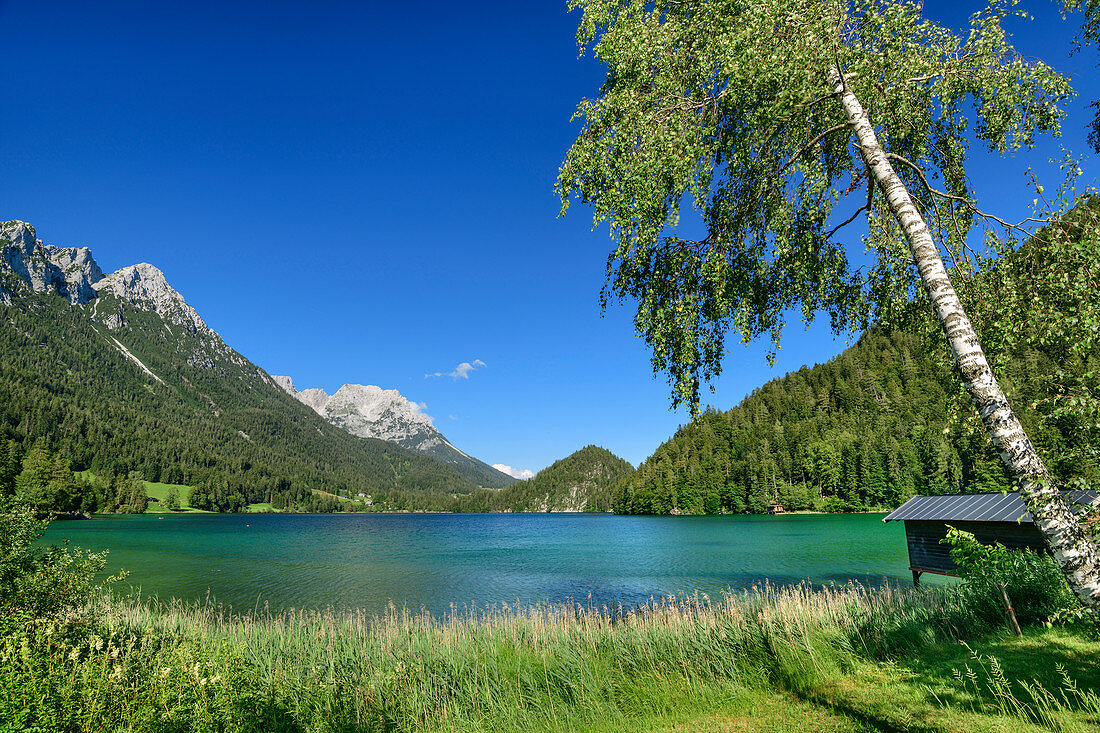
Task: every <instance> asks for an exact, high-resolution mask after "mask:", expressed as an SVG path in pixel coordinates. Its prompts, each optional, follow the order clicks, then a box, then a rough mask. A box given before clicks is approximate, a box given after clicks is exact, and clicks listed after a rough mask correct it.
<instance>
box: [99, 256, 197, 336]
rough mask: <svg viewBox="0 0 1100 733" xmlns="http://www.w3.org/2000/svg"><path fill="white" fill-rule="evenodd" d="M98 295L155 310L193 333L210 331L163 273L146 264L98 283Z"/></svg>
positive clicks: (126, 268)
mask: <svg viewBox="0 0 1100 733" xmlns="http://www.w3.org/2000/svg"><path fill="white" fill-rule="evenodd" d="M94 287H95V289H96V291H97V292H98V293H99V295H101V296H102V295H104V294H106V293H110V294H112V295H114V296H116V297H117V298H120V299H121V300H125V301H127V302H128V303H131V304H134V305H137V306H139V307H142V308H145V309H147V310H152V311H153V312H155V313H157V314H158V315H159V316H160V317H161V318H163V319H164V320H165V321H167V322H169V323H174V324H177V325H180V326H183V327H184V328H186V329H187V330H189V331H191V332H192V333H204V332H207V331H209V330H210V329H209V328H207V326H206V323H205V322H204V321H203V320H202V318H201V317H200V316H199V314H198V313H196V312H195V309H194V308H192V307H191V306H189V305H188V304H187V302H186V301H185V300H184V299H183V296H182V295H180V294H179V293H178V292H176V289H175V288H173V287H172V286H171V285H169V284H168V281H167V280H166V279H165V278H164V273H163V272H161V271H160V270H159V269H157V268H156V267H154V266H153V265H150V264H149V263H147V262H142V263H140V264H137V265H130V266H129V267H123V268H122V269H121V270H118V271H117V272H112V273H111V274H110V275H107V276H106V277H104V278H103V279H102V280H100V281H99V282H97V283H96V284H95V286H94Z"/></svg>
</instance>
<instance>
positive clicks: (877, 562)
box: [45, 514, 911, 614]
mask: <svg viewBox="0 0 1100 733" xmlns="http://www.w3.org/2000/svg"><path fill="white" fill-rule="evenodd" d="M882 517H883V515H882V514H853V515H839V514H832V515H820V514H816V515H805V514H804V515H786V516H778V517H761V516H723V517H620V516H611V515H596V516H593V515H560V514H249V515H240V514H238V515H227V514H198V515H196V514H191V515H179V516H167V517H163V518H161V517H159V516H156V515H143V516H117V517H98V518H96V519H93V520H90V521H78V522H54V523H53V524H52V525H51V527H50V529H49V531H48V533H47V535H46V538H45V539H46V541H47V542H52V543H57V542H60V541H61V540H63V539H68V540H69V541H70V544H71V545H75V546H78V547H85V548H89V549H93V550H101V549H108V548H109V549H110V555H109V556H108V570H109V571H110V572H115V571H117V570H118V569H119V568H125V569H127V570H128V571H129V572H130V575H129V577H128V578H127V579H126V580H125V581H123V585H124V586H135V587H138V588H140V591H141V593H142V594H144V595H156V596H158V597H160V598H162V599H169V598H173V597H175V598H180V599H184V600H187V601H195V600H203V599H206V598H207V597H210V598H212V599H214V600H215V601H217V602H220V603H223V604H229V605H232V606H233V608H235V609H238V610H245V609H251V608H253V607H255V606H257V605H259V606H261V607H262V606H263V604H264V603H265V602H266V603H267V604H268V606H269V608H271V609H272V610H284V609H289V608H311V609H320V608H327V607H332V608H337V609H346V608H363V609H365V610H367V611H368V612H371V613H377V612H380V611H382V610H383V609H385V608H386V606H387V604H389V603H390V602H392V603H393V604H394V605H396V606H397V607H398V608H401V607H407V608H409V609H411V610H414V611H419V610H421V609H426V610H429V611H431V612H432V613H437V614H438V613H442V612H446V611H448V610H449V609H450V608H451V607H452V605H453V606H454V607H457V608H459V609H466V608H469V607H470V606H473V607H476V608H483V607H485V606H487V605H495V604H500V603H509V604H510V603H514V602H516V601H520V602H522V603H538V602H544V601H550V602H562V601H567V600H569V599H574V600H577V601H581V602H588V599H589V597H591V600H592V601H593V602H594V603H597V604H604V603H610V604H614V603H621V604H623V605H627V606H629V605H635V604H639V603H642V602H644V601H645V600H646V599H648V598H649V597H651V596H662V595H668V594H691V593H695V592H700V593H706V594H709V595H711V596H716V595H718V594H720V593H721V592H722V591H723V590H724V589H727V588H733V589H744V588H749V587H751V586H752V585H753V584H754V583H761V582H763V581H764V580H765V579H768V580H770V581H771V582H773V583H779V584H791V583H798V582H801V581H803V580H809V581H811V582H813V583H820V584H827V583H839V584H843V583H847V582H848V581H853V580H854V581H858V582H860V583H864V584H871V585H878V584H882V583H884V582H901V583H908V582H911V576H910V574H909V571H908V556H907V554H906V549H905V534H904V530H903V529H902V527H901V524H900V523H895V522H891V523H890V524H884V523H883V522H882V521H881V520H882Z"/></svg>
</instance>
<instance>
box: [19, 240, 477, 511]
mask: <svg viewBox="0 0 1100 733" xmlns="http://www.w3.org/2000/svg"><path fill="white" fill-rule="evenodd" d="M3 226H4V227H5V228H4V230H3V231H2V232H0V235H3V239H2V240H0V255H2V256H3V259H0V290H2V293H0V295H2V296H3V297H2V298H0V440H4V439H8V438H11V439H14V440H16V441H17V442H19V443H21V444H22V445H23V446H24V448H25V449H28V448H29V447H30V446H31V445H32V444H33V443H34V442H35V440H36V439H38V438H40V437H46V438H49V440H50V441H51V442H52V446H53V448H54V449H55V450H57V451H60V452H61V453H63V454H64V455H66V456H67V457H68V458H69V459H71V460H72V462H73V467H74V468H75V469H77V470H82V469H91V470H92V471H93V472H95V473H97V474H109V473H121V474H126V473H127V472H129V471H138V472H140V474H141V475H142V476H143V477H144V478H145V479H146V480H149V481H161V482H166V483H179V484H189V485H196V484H202V485H203V486H204V487H205V488H206V489H207V492H206V493H207V495H210V496H212V497H214V498H215V499H216V500H217V501H216V505H217V507H218V508H224V507H227V506H228V507H239V506H241V505H242V504H243V503H247V502H256V501H270V500H271V499H272V498H274V497H275V496H276V495H278V496H279V498H280V501H279V503H280V504H281V505H284V506H285V505H287V504H291V503H296V502H307V501H308V500H309V499H310V497H311V495H312V491H311V490H313V489H320V490H323V491H327V492H330V493H332V494H337V495H341V496H352V497H354V496H356V495H357V494H358V493H365V494H369V495H372V496H373V497H374V500H375V504H376V505H377V504H380V503H382V504H384V503H385V501H386V497H387V496H388V495H390V494H398V493H399V494H402V495H414V496H415V495H418V494H422V493H432V494H439V493H443V494H446V495H448V496H450V495H452V494H462V493H466V492H470V491H473V490H475V489H476V488H477V485H476V484H474V483H472V482H471V481H469V480H468V479H466V478H464V477H463V476H461V475H460V474H459V473H458V472H457V471H456V470H455V469H454V468H453V467H451V466H447V465H444V464H442V463H440V462H439V461H436V460H434V459H432V458H430V457H428V456H424V455H420V454H418V453H415V452H412V451H408V450H405V449H403V448H401V447H399V446H397V445H394V444H392V443H387V442H384V441H381V440H372V439H363V438H358V437H355V436H352V435H350V434H348V433H347V432H345V431H343V430H340V429H339V428H337V427H335V426H333V425H330V424H329V423H328V422H326V421H325V420H323V419H322V418H321V417H320V416H319V415H317V414H316V413H315V412H313V411H312V410H311V409H309V408H308V407H306V406H305V405H303V404H301V403H300V402H299V401H298V400H296V399H294V398H293V397H291V396H290V395H288V394H286V393H285V392H284V391H283V389H281V388H280V387H279V386H278V385H276V384H275V383H274V381H273V380H272V379H271V378H270V377H269V376H268V375H267V374H266V373H265V372H264V371H263V370H262V369H260V368H258V367H256V366H255V365H253V364H252V363H250V362H249V361H248V360H247V359H245V358H244V357H243V356H241V355H240V354H238V353H237V352H235V351H233V350H232V349H231V348H229V347H228V346H227V345H226V344H225V342H224V341H223V340H222V339H221V338H220V337H219V336H218V335H217V334H216V333H215V332H214V331H212V330H211V329H209V328H208V327H207V326H206V324H205V323H204V322H203V321H202V319H201V318H200V317H199V316H198V314H196V313H195V312H194V310H192V309H191V308H190V306H188V305H187V304H186V303H185V302H184V301H183V299H182V297H180V296H179V294H178V293H176V292H175V291H174V290H173V289H172V288H171V287H170V286H168V284H167V283H166V282H165V281H164V278H163V275H161V273H160V271H159V270H157V269H156V268H154V267H152V266H151V265H136V266H133V267H129V268H123V270H120V271H119V272H117V273H113V274H111V275H108V276H106V277H103V276H102V273H100V272H99V268H98V267H96V266H95V263H94V261H92V260H91V258H90V255H88V254H87V250H74V249H63V248H56V247H50V246H48V245H43V244H42V243H41V242H40V241H37V240H35V239H34V230H33V229H32V228H30V227H29V226H28V225H25V224H23V223H22V222H9V223H7V224H3ZM89 283H91V286H89Z"/></svg>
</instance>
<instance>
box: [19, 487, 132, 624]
mask: <svg viewBox="0 0 1100 733" xmlns="http://www.w3.org/2000/svg"><path fill="white" fill-rule="evenodd" d="M47 526H49V520H48V519H38V518H36V517H35V513H34V509H32V508H31V507H29V506H26V505H25V504H22V503H20V502H18V501H17V500H15V499H12V498H11V497H0V632H3V631H7V630H10V629H11V628H13V627H14V626H18V625H22V624H26V623H28V622H31V621H34V620H38V621H43V620H58V619H69V620H72V619H73V618H75V616H76V615H79V612H80V609H81V608H82V607H83V606H84V605H85V604H86V603H87V601H88V599H89V598H90V597H91V595H92V592H93V590H94V589H95V588H96V585H97V584H96V583H95V580H94V578H95V574H96V573H97V572H99V571H100V570H102V569H103V565H104V563H105V562H106V556H107V553H106V552H100V553H91V552H87V551H86V550H81V549H68V548H64V547H56V546H54V547H48V548H42V547H39V546H37V545H36V542H37V540H38V539H39V538H40V537H41V536H42V533H43V532H45V531H46V527H47ZM114 579H115V578H111V579H108V580H114Z"/></svg>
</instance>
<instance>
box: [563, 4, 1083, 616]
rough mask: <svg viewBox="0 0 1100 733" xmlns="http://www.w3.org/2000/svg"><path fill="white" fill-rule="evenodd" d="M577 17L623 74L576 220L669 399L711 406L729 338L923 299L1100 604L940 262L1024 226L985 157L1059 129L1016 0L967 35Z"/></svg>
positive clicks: (1052, 491) (588, 130)
mask: <svg viewBox="0 0 1100 733" xmlns="http://www.w3.org/2000/svg"><path fill="white" fill-rule="evenodd" d="M571 7H572V8H574V9H578V8H579V9H580V10H581V11H582V17H581V21H580V29H579V31H578V44H579V46H580V47H581V49H582V51H583V50H585V49H588V48H591V50H592V52H593V53H594V54H595V55H596V56H597V57H598V58H599V59H600V60H601V61H602V62H603V63H604V64H605V65H606V67H607V79H606V81H605V82H604V85H603V87H602V89H601V91H600V95H599V97H598V98H596V99H591V100H584V101H583V102H581V104H580V106H579V107H578V110H577V115H576V117H577V118H579V119H580V120H582V121H583V128H582V130H581V131H580V133H579V135H578V137H577V139H576V141H575V142H574V143H573V145H572V147H571V148H570V150H569V151H568V153H567V156H566V159H565V161H564V163H563V164H562V166H561V170H560V174H559V178H558V184H557V189H558V193H559V195H560V196H561V199H562V210H563V212H564V211H565V210H566V209H567V208H568V206H569V204H570V201H571V200H573V199H579V200H580V201H582V202H584V203H585V204H588V205H589V206H591V208H592V211H593V221H594V224H596V225H599V224H601V223H602V222H607V224H608V227H609V230H610V234H611V236H612V239H613V242H614V249H613V251H612V252H611V254H610V256H609V258H608V282H607V285H606V287H605V289H604V292H603V303H604V304H605V305H606V303H607V301H608V299H628V300H633V301H635V302H636V304H637V311H636V314H635V327H636V330H637V332H638V333H639V335H641V336H643V337H644V338H645V339H646V341H647V343H648V344H649V346H650V347H651V349H652V359H653V366H654V370H655V371H665V372H666V373H667V374H668V377H669V382H670V385H671V387H672V392H673V402H674V404H679V403H687V404H688V405H689V406H690V407H691V408H692V410H693V411H694V410H696V409H697V407H698V403H699V388H700V384H701V383H702V382H706V381H710V380H712V379H713V378H714V377H715V376H716V375H717V374H718V373H719V372H720V370H721V363H722V357H723V356H724V354H725V340H726V336H727V335H728V334H729V333H730V332H731V331H732V333H733V334H735V335H736V336H737V337H738V338H740V339H741V340H742V341H744V342H748V341H751V340H754V339H757V338H758V337H761V336H764V335H767V336H769V337H770V339H771V342H772V345H773V351H772V354H774V349H775V348H778V346H779V341H780V336H781V333H782V329H783V326H784V321H785V317H786V314H787V313H788V312H790V311H791V310H792V309H796V310H800V311H801V313H802V315H803V317H804V318H805V319H806V320H807V321H809V320H810V319H812V318H813V317H814V314H815V313H825V314H827V316H828V317H829V318H830V321H831V324H832V326H833V328H834V329H836V330H844V329H854V328H863V327H866V326H867V325H869V324H870V323H872V322H877V321H888V320H891V319H892V318H894V317H895V316H896V315H897V314H898V313H899V312H900V311H901V310H902V309H904V308H906V307H907V306H906V304H907V303H910V302H912V301H913V300H914V299H921V298H923V302H924V303H925V304H926V305H927V307H929V308H930V310H931V311H932V312H933V313H934V315H935V317H936V319H938V322H939V323H940V324H941V326H942V328H943V331H944V332H945V334H946V335H947V339H948V342H949V344H950V347H951V351H952V354H953V355H954V359H955V362H956V364H957V366H958V370H959V373H960V376H961V379H962V382H963V384H964V386H965V387H966V389H967V391H968V392H969V394H970V396H971V399H972V401H973V403H974V407H975V409H976V410H977V412H978V414H979V416H980V418H981V420H982V423H983V425H984V427H985V429H986V431H987V432H988V434H989V437H990V439H991V440H992V441H993V443H994V445H995V446H996V447H997V449H998V450H999V452H1000V456H1001V459H1002V461H1003V463H1004V465H1005V468H1006V470H1007V471H1008V472H1009V474H1010V475H1011V476H1012V477H1013V479H1014V480H1015V482H1016V483H1017V485H1018V487H1019V489H1020V491H1021V493H1022V495H1023V497H1024V500H1025V502H1026V504H1027V506H1028V508H1029V509H1030V510H1031V512H1032V514H1033V515H1034V516H1035V521H1036V526H1037V527H1038V528H1039V529H1040V531H1041V532H1042V533H1043V536H1044V537H1045V539H1046V541H1047V543H1048V545H1049V547H1050V550H1051V552H1052V554H1053V556H1054V557H1055V559H1056V560H1057V562H1058V563H1059V565H1060V567H1061V568H1062V571H1063V573H1064V575H1065V577H1066V580H1067V582H1068V583H1069V585H1070V587H1071V588H1072V589H1073V590H1074V592H1075V593H1076V594H1077V596H1078V597H1079V598H1080V599H1081V601H1082V603H1084V604H1086V605H1088V606H1091V607H1093V608H1096V607H1097V606H1098V605H1100V559H1098V556H1097V549H1096V546H1095V544H1094V543H1093V542H1092V541H1091V539H1090V538H1089V537H1088V535H1087V533H1086V532H1085V531H1084V528H1083V527H1082V526H1081V524H1080V523H1079V522H1078V521H1077V519H1076V517H1075V515H1074V513H1073V512H1072V511H1071V508H1070V507H1069V506H1068V505H1067V503H1066V501H1065V500H1064V499H1063V496H1062V494H1061V492H1059V491H1058V490H1057V489H1056V487H1055V486H1054V483H1053V481H1052V480H1051V477H1050V474H1049V473H1048V471H1047V469H1046V467H1045V466H1044V464H1043V461H1042V460H1041V458H1040V457H1039V455H1038V454H1037V453H1036V451H1035V448H1034V446H1033V445H1032V443H1031V441H1030V440H1029V439H1028V437H1027V435H1026V434H1025V433H1024V431H1023V429H1022V427H1021V426H1020V423H1019V420H1017V418H1016V416H1015V414H1014V413H1013V411H1012V409H1011V407H1010V405H1009V404H1008V401H1007V399H1006V398H1005V396H1004V394H1003V392H1002V390H1001V388H1000V386H999V385H998V383H997V380H996V378H995V376H994V374H993V372H992V370H991V369H990V367H989V364H988V363H987V361H986V358H985V355H984V353H983V352H982V348H981V345H980V344H979V341H978V337H977V335H976V333H975V331H974V329H973V327H972V325H971V323H970V321H969V319H968V317H967V314H966V312H965V310H964V308H963V306H962V303H961V302H960V300H959V298H958V296H957V294H956V292H955V289H954V287H953V285H952V281H951V275H950V274H949V271H948V267H947V266H946V265H945V260H946V261H947V262H948V263H949V264H950V265H951V267H952V272H959V271H962V270H964V269H965V268H966V267H967V266H968V264H969V265H973V263H974V261H975V259H976V258H977V257H978V255H976V254H975V253H974V251H973V250H972V248H971V242H972V241H973V239H974V237H973V236H972V230H973V229H974V228H975V227H976V226H978V225H980V224H983V223H989V222H996V223H1000V224H1004V225H1006V226H1011V227H1015V228H1017V229H1021V228H1023V227H1025V226H1026V222H1021V223H1017V224H1014V225H1013V224H1009V223H1008V222H1003V221H1001V220H999V219H997V218H996V217H995V216H993V215H992V214H989V213H986V212H985V211H983V210H982V209H981V208H979V204H978V201H977V199H976V197H975V195H974V192H973V191H972V190H971V187H970V184H969V179H968V177H967V169H966V165H967V159H968V154H969V152H970V150H969V147H970V145H971V144H972V143H974V142H977V143H978V144H979V145H981V146H984V147H986V148H988V149H989V150H990V151H993V152H995V153H1001V154H1005V153H1012V152H1014V151H1016V150H1018V149H1020V148H1022V147H1028V146H1031V145H1032V144H1033V142H1034V140H1035V136H1036V135H1037V134H1040V133H1053V134H1057V133H1058V132H1059V125H1060V121H1061V118H1062V115H1063V113H1062V110H1061V107H1060V106H1059V105H1060V103H1061V102H1062V101H1063V100H1064V99H1066V98H1067V97H1068V96H1069V95H1070V94H1071V90H1070V88H1069V86H1068V84H1067V82H1066V80H1065V79H1064V78H1063V77H1061V76H1060V75H1059V74H1058V73H1056V72H1055V71H1054V70H1053V69H1052V68H1050V67H1049V66H1047V65H1045V64H1043V63H1042V62H1040V61H1036V60H1028V59H1024V58H1022V57H1021V56H1020V55H1019V54H1017V53H1016V52H1015V50H1014V49H1013V47H1012V46H1011V44H1010V41H1009V38H1008V35H1007V34H1006V32H1005V30H1004V28H1003V22H1004V21H1005V19H1006V18H1008V17H1013V16H1023V17H1026V14H1025V13H1024V12H1023V11H1022V10H1020V9H1019V7H1018V4H1017V3H1016V2H1013V0H993V2H991V3H990V4H989V5H988V6H987V7H985V8H984V9H983V10H982V11H981V12H979V13H976V14H975V15H973V16H972V17H971V19H970V27H969V30H968V32H967V33H966V34H964V35H963V36H959V35H957V34H956V33H954V32H952V31H951V30H949V29H947V28H944V27H942V26H940V25H938V24H936V23H934V22H932V21H931V20H928V19H926V18H924V17H923V16H922V5H921V4H920V3H912V2H894V1H891V0H854V1H853V2H843V1H841V2H836V1H834V2H828V1H825V2H823V1H822V0H706V1H704V0H663V1H662V0H658V1H657V2H646V1H645V0H571ZM682 206H683V207H687V206H690V207H692V208H693V209H694V210H695V211H696V212H697V215H698V218H699V220H700V221H701V227H700V232H701V234H700V236H699V237H697V238H690V237H686V236H682V235H680V234H679V232H680V229H679V228H678V224H679V223H680V214H681V207H682ZM860 222H861V223H862V224H863V226H862V228H861V229H855V230H854V229H853V226H855V225H858V223H860ZM853 231H854V233H853ZM860 231H864V232H865V233H864V234H863V237H862V238H863V244H864V245H865V250H866V252H865V253H864V252H858V251H857V252H850V251H849V249H848V248H846V247H845V246H844V245H843V244H842V243H841V239H839V238H840V237H848V236H850V237H854V236H856V235H857V234H858V233H859V232H860ZM857 262H858V263H859V266H858V267H857V266H856V264H857Z"/></svg>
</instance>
